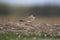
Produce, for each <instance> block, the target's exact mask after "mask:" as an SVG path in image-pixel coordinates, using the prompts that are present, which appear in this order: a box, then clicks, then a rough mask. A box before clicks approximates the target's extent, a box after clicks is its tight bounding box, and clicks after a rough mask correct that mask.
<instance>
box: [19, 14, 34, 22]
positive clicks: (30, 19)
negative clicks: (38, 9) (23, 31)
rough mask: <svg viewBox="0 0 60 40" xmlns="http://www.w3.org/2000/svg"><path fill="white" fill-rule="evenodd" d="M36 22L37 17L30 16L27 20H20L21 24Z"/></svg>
mask: <svg viewBox="0 0 60 40" xmlns="http://www.w3.org/2000/svg"><path fill="white" fill-rule="evenodd" d="M34 20H35V16H34V15H30V16H29V17H27V18H25V19H21V20H19V22H27V23H31V22H32V21H34Z"/></svg>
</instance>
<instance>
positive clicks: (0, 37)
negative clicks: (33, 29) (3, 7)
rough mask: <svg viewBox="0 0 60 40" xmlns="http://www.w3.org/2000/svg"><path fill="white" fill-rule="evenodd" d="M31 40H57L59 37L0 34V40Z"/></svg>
mask: <svg viewBox="0 0 60 40" xmlns="http://www.w3.org/2000/svg"><path fill="white" fill-rule="evenodd" d="M33 39H36V40H37V39H38V40H40V39H41V40H44V39H45V40H58V39H59V37H58V36H56V37H54V36H49V35H47V36H44V34H41V36H39V35H35V34H30V35H24V34H15V33H5V34H3V33H0V40H33Z"/></svg>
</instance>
